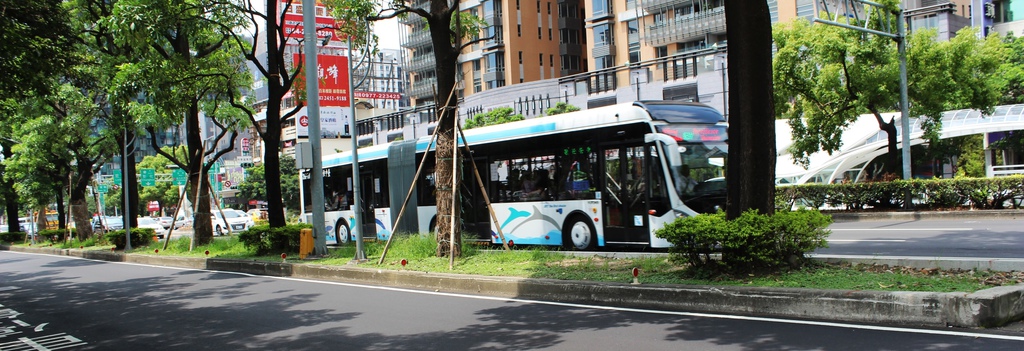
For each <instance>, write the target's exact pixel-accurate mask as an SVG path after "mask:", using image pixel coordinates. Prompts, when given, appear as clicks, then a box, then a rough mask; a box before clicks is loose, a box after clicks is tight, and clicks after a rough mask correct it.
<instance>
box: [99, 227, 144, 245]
mask: <svg viewBox="0 0 1024 351" xmlns="http://www.w3.org/2000/svg"><path fill="white" fill-rule="evenodd" d="M154 235H156V231H154V230H153V229H150V228H132V247H141V246H147V245H149V244H150V243H151V242H152V241H153V236H154ZM103 237H104V238H106V239H107V241H109V242H110V243H112V244H114V248H115V249H118V250H124V247H125V246H127V245H126V244H127V243H126V242H125V240H124V229H119V230H114V231H110V232H107V233H106V234H104V235H103Z"/></svg>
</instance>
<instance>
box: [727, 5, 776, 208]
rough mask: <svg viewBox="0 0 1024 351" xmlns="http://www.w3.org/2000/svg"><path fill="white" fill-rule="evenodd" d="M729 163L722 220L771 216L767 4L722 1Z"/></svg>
mask: <svg viewBox="0 0 1024 351" xmlns="http://www.w3.org/2000/svg"><path fill="white" fill-rule="evenodd" d="M725 19H726V23H728V24H729V26H728V34H727V35H728V39H729V106H728V108H729V160H728V164H727V166H728V167H727V169H726V179H727V182H726V184H728V185H729V189H728V193H727V200H728V202H727V204H726V215H727V216H728V218H736V217H739V215H740V214H741V213H743V212H744V211H746V210H748V209H756V210H758V212H760V213H762V214H772V213H774V212H775V157H776V155H775V115H774V113H775V106H774V96H773V88H772V27H771V18H770V16H769V12H768V3H766V2H764V1H726V2H725Z"/></svg>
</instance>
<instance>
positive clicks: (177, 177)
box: [171, 168, 186, 185]
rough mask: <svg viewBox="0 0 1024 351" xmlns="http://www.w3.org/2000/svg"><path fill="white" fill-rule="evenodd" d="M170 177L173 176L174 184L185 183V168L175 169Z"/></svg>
mask: <svg viewBox="0 0 1024 351" xmlns="http://www.w3.org/2000/svg"><path fill="white" fill-rule="evenodd" d="M171 178H174V185H185V183H186V174H185V170H184V169H181V168H179V169H175V170H174V172H172V173H171Z"/></svg>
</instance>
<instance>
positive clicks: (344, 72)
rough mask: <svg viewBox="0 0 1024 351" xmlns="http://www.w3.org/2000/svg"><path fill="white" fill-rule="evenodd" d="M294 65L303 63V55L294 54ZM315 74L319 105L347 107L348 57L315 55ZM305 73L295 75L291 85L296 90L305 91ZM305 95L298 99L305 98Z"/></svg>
mask: <svg viewBox="0 0 1024 351" xmlns="http://www.w3.org/2000/svg"><path fill="white" fill-rule="evenodd" d="M293 59H294V63H295V65H296V66H300V65H303V63H304V61H303V60H305V59H304V58H303V55H301V54H294V56H293ZM316 59H317V74H316V76H317V77H318V79H317V80H318V81H319V84H317V87H319V89H320V106H321V107H332V106H333V107H348V106H349V100H348V75H349V72H348V57H345V56H335V55H316ZM303 69H305V67H303ZM305 85H306V74H305V73H304V72H301V73H300V74H299V75H298V76H296V77H295V83H294V85H293V87H295V88H297V89H295V90H296V91H302V92H303V93H304V92H305V90H306V89H304V87H305ZM304 98H305V96H302V97H300V100H305V99H304Z"/></svg>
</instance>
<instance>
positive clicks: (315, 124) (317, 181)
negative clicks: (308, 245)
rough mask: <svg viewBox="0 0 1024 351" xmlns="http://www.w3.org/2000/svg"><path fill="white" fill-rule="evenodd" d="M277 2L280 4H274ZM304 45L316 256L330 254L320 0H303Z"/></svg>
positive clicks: (310, 180)
mask: <svg viewBox="0 0 1024 351" xmlns="http://www.w3.org/2000/svg"><path fill="white" fill-rule="evenodd" d="M271 1H276V0H271ZM302 7H303V8H304V9H305V10H304V11H302V26H303V43H304V45H305V48H304V49H305V54H306V60H305V65H306V67H305V70H306V115H307V116H308V118H309V148H310V150H311V151H312V153H313V167H312V169H311V170H310V173H311V174H310V177H309V187H310V189H309V190H310V194H311V196H312V200H313V203H312V206H313V219H312V220H311V222H312V224H313V241H314V243H315V244H314V245H313V248H314V249H313V253H314V254H316V255H326V254H327V233H324V170H323V157H322V155H323V152H322V151H321V146H320V87H319V85H318V83H319V81H320V77H319V75H318V73H319V72H318V71H319V70H318V65H317V57H316V54H317V48H316V44H317V36H316V32H317V30H316V29H317V28H316V0H302Z"/></svg>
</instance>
